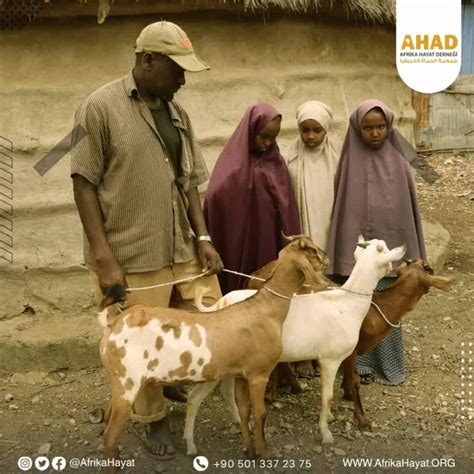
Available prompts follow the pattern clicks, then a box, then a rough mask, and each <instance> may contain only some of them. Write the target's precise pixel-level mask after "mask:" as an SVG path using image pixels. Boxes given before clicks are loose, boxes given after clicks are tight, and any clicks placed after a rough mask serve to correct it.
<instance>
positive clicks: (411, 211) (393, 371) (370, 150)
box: [328, 100, 426, 385]
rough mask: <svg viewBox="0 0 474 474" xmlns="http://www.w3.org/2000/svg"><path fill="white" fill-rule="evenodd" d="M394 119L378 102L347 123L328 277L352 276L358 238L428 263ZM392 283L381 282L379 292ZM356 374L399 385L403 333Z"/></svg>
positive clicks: (395, 332) (364, 360) (360, 362)
mask: <svg viewBox="0 0 474 474" xmlns="http://www.w3.org/2000/svg"><path fill="white" fill-rule="evenodd" d="M393 118H394V117H393V112H392V111H391V110H390V109H389V108H388V107H387V106H386V105H385V104H384V103H383V102H381V101H378V100H367V101H364V102H362V103H361V104H360V105H359V106H358V107H357V109H356V110H355V112H353V114H352V115H351V117H350V122H349V128H348V130H347V133H346V137H345V140H344V144H343V148H342V152H341V159H340V162H339V167H338V171H337V174H336V180H335V200H334V208H333V212H332V221H331V230H330V236H329V246H328V257H329V259H330V264H329V267H328V273H329V274H332V275H339V276H342V277H347V276H348V275H349V274H350V273H351V271H352V268H353V267H354V264H355V260H354V255H353V254H354V249H355V245H356V242H357V237H358V235H359V234H362V235H363V236H364V237H365V238H366V239H367V240H370V239H374V238H377V239H382V240H385V242H386V243H387V246H388V247H389V248H393V247H395V246H397V245H401V244H403V243H405V244H407V247H408V249H407V252H406V254H405V258H408V259H412V258H426V252H425V245H424V241H423V230H422V228H421V217H420V211H419V208H418V203H417V199H416V191H415V183H414V180H413V177H412V175H411V172H410V166H409V164H408V160H407V159H406V157H405V155H404V153H403V150H402V147H401V145H400V141H399V139H398V135H397V132H396V131H395V130H394V129H393ZM395 265H396V264H395ZM393 280H394V278H392V277H386V278H384V279H382V280H381V281H380V282H379V285H378V286H377V290H383V289H384V288H387V287H388V286H390V284H391V283H392V282H393ZM357 371H358V373H359V375H360V376H361V377H362V381H363V383H364V382H365V383H369V382H370V380H373V379H375V378H381V379H383V380H384V381H385V382H386V383H390V384H393V385H396V384H399V383H402V382H403V381H404V380H405V366H404V357H403V341H402V330H401V328H393V329H392V330H391V332H390V333H389V334H388V335H387V336H386V337H385V338H384V339H383V340H382V341H381V342H380V343H379V344H378V345H377V346H376V347H375V348H374V349H373V350H372V351H371V352H370V353H368V354H367V355H365V356H362V357H358V358H357Z"/></svg>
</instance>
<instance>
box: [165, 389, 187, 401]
mask: <svg viewBox="0 0 474 474" xmlns="http://www.w3.org/2000/svg"><path fill="white" fill-rule="evenodd" d="M163 395H164V396H165V397H166V398H168V399H170V400H173V402H180V403H186V402H187V401H188V396H187V394H186V392H185V391H184V390H181V388H179V387H163Z"/></svg>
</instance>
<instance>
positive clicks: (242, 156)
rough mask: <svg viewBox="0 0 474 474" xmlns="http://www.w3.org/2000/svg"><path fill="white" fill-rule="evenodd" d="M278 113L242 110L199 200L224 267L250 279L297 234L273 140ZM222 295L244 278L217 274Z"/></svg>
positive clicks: (293, 204) (289, 188)
mask: <svg viewBox="0 0 474 474" xmlns="http://www.w3.org/2000/svg"><path fill="white" fill-rule="evenodd" d="M280 126H281V114H280V113H279V112H277V110H275V108H274V107H272V106H271V105H268V104H263V103H259V104H256V105H253V106H251V107H249V108H248V109H247V111H246V112H245V115H244V117H243V118H242V120H241V122H240V124H239V125H238V127H237V129H236V130H235V131H234V133H233V134H232V136H231V137H230V139H229V141H228V143H227V144H226V146H225V147H224V150H223V151H222V153H221V154H220V156H219V158H218V160H217V163H216V165H215V167H214V171H213V172H212V175H211V179H210V182H209V186H208V189H207V193H206V199H205V201H204V216H205V218H206V223H207V226H208V229H209V234H210V235H211V238H212V241H213V244H214V246H215V248H216V250H217V251H218V252H219V254H220V256H221V258H222V261H223V262H224V266H225V268H227V269H229V270H235V271H238V272H242V273H246V274H250V273H252V272H254V271H255V270H257V269H258V268H260V267H261V266H263V265H265V264H266V263H268V262H269V261H271V260H274V259H276V258H277V257H278V252H279V251H280V250H281V249H282V248H283V246H284V242H283V238H282V235H281V233H282V232H284V233H285V234H286V235H294V234H299V233H300V225H299V218H298V210H297V206H296V200H295V196H294V192H293V188H292V186H291V182H290V178H289V175H288V169H287V166H286V164H285V161H284V160H283V158H282V157H281V155H280V150H279V148H278V145H277V143H276V137H277V136H278V134H279V132H280ZM219 281H220V284H221V289H222V292H223V294H225V293H228V292H229V291H232V290H236V289H240V288H243V287H244V283H245V278H244V277H239V276H237V275H233V274H229V273H221V274H220V275H219Z"/></svg>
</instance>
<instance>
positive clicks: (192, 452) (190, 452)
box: [186, 446, 197, 456]
mask: <svg viewBox="0 0 474 474" xmlns="http://www.w3.org/2000/svg"><path fill="white" fill-rule="evenodd" d="M186 454H187V455H188V456H195V455H196V454H197V449H196V446H194V447H193V448H189V449H188V450H187V451H186Z"/></svg>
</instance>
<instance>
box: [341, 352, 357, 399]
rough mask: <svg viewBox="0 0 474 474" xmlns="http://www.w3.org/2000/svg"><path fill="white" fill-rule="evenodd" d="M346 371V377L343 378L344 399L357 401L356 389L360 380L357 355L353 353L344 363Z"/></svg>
mask: <svg viewBox="0 0 474 474" xmlns="http://www.w3.org/2000/svg"><path fill="white" fill-rule="evenodd" d="M342 367H343V369H344V375H343V377H342V384H341V386H342V389H343V390H344V395H343V398H344V399H345V400H349V401H354V400H355V387H356V384H357V382H358V379H359V375H358V374H357V369H356V355H355V352H353V353H352V354H351V355H350V356H349V357H348V358H347V359H345V360H344V362H343V363H342Z"/></svg>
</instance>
